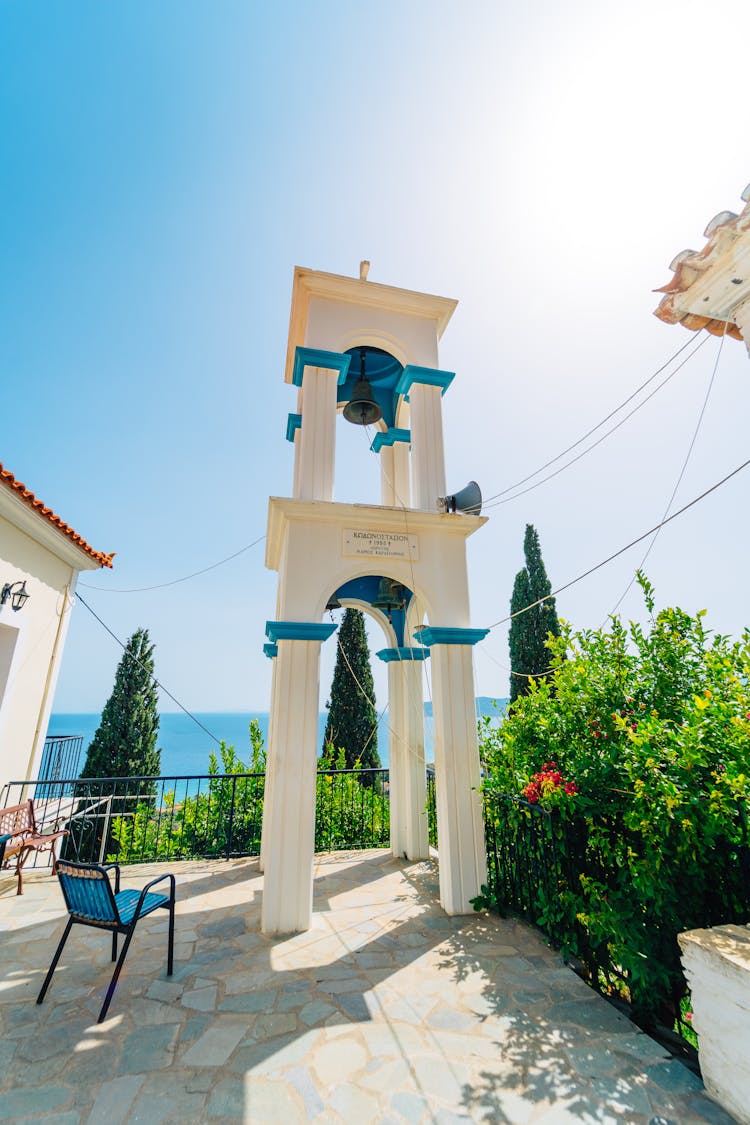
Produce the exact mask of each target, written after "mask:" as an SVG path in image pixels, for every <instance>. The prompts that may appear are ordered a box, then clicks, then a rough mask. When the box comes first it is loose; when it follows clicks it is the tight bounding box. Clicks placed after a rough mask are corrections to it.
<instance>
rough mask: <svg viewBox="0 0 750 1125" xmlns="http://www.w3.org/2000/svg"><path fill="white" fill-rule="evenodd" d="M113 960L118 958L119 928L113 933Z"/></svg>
mask: <svg viewBox="0 0 750 1125" xmlns="http://www.w3.org/2000/svg"><path fill="white" fill-rule="evenodd" d="M112 960H113V961H116V960H117V930H115V931H114V933H113V934H112Z"/></svg>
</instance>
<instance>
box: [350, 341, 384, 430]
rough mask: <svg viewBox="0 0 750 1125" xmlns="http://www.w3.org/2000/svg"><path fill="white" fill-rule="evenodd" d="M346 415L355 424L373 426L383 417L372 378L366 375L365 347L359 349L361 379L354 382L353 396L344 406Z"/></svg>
mask: <svg viewBox="0 0 750 1125" xmlns="http://www.w3.org/2000/svg"><path fill="white" fill-rule="evenodd" d="M344 417H345V418H346V420H347V422H351V423H352V424H353V425H355V426H372V425H374V424H375V422H379V421H380V419H381V418H382V417H383V411H382V410H381V409H380V406H379V405H378V402H377V401H376V399H375V395H374V394H373V393H372V387H371V386H370V380H369V379H368V378H367V376H366V375H365V349H364V348H360V349H359V379H357V382H356V383H355V384H354V390H353V391H352V397H351V399H350V400H349V402H347V404H346V406H345V407H344Z"/></svg>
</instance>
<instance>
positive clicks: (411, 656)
mask: <svg viewBox="0 0 750 1125" xmlns="http://www.w3.org/2000/svg"><path fill="white" fill-rule="evenodd" d="M375 655H376V656H377V658H378V660H382V661H383V663H384V664H392V663H393V662H394V661H396V660H399V661H401V660H404V661H409V660H429V658H430V653H429V651H428V649H426V648H381V650H380V652H376V653H375Z"/></svg>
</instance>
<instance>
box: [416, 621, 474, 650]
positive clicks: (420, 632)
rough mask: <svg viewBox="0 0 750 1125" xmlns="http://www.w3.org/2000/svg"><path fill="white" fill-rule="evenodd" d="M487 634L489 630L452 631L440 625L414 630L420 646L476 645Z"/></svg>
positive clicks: (423, 626)
mask: <svg viewBox="0 0 750 1125" xmlns="http://www.w3.org/2000/svg"><path fill="white" fill-rule="evenodd" d="M488 633H489V629H452V628H449V627H445V626H440V625H422V626H421V627H420V628H419V629H415V630H414V636H415V637H416V638H417V640H418V641H419V643H420V644H423V645H426V646H427V648H431V647H432V645H476V644H479V642H480V641H483V640H484V638H485V637H486V636H487V634H488Z"/></svg>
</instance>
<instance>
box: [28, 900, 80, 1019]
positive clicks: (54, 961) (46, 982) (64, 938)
mask: <svg viewBox="0 0 750 1125" xmlns="http://www.w3.org/2000/svg"><path fill="white" fill-rule="evenodd" d="M72 925H73V919H72V918H68V924H67V926H66V927H65V933H64V934H63V936H62V938H61V939H60V944H59V945H58V947H57V951H56V952H55V956H54V957H53V958H52V964H51V965H50V967H49V972H48V973H47V976H46V977H45V978H44V984H43V985H42V991H41V992H40V993H39V995H38V996H37V998H36V1002H37V1004H41V1002H42V1000H44V997H45V995H46V993H47V989H48V988H49V982H50V981H51V980H52V974H53V973H54V971H55V969H56V968H57V962H58V961H59V960H60V954H61V953H62V951H63V946H64V945H65V942H66V941H67V940H68V934H69V933H70V929H71V926H72Z"/></svg>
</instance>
